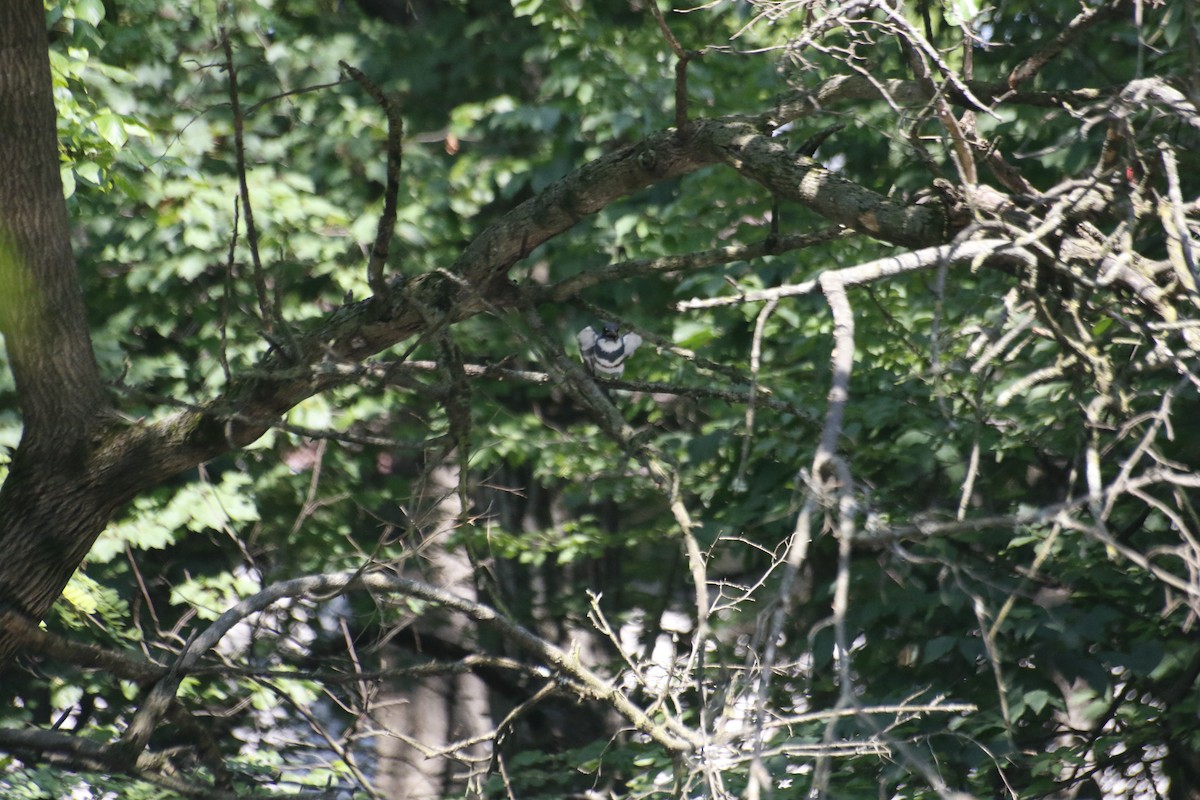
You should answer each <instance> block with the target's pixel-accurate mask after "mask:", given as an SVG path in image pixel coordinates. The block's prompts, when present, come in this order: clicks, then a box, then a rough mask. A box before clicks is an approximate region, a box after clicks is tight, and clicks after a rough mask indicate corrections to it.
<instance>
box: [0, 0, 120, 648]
mask: <svg viewBox="0 0 1200 800" xmlns="http://www.w3.org/2000/svg"><path fill="white" fill-rule="evenodd" d="M69 233H70V231H69V227H68V221H67V210H66V204H65V203H64V202H63V190H62V183H61V180H60V178H59V160H58V137H57V135H56V132H55V122H54V102H53V95H52V93H51V83H50V63H49V58H48V55H47V49H46V19H45V11H44V9H43V6H42V3H41V2H40V0H11V1H10V2H5V3H0V331H2V332H3V334H4V341H5V346H6V349H7V353H8V365H9V368H10V369H11V370H12V374H13V378H14V380H15V382H16V386H17V391H18V393H19V397H20V404H21V414H22V417H23V420H24V430H23V432H22V436H21V443H20V446H19V447H18V449H17V451H16V453H15V455H14V457H13V461H12V464H11V465H10V472H9V475H8V478H7V480H6V481H5V482H4V485H3V487H2V488H0V553H3V556H4V557H3V560H0V621H2V620H3V619H5V618H7V617H8V616H9V615H18V616H23V617H26V618H30V619H40V618H41V616H42V615H43V614H44V613H45V612H46V610H47V609H48V608H49V607H50V604H51V603H53V602H54V600H55V598H57V597H58V595H59V593H60V592H61V591H62V587H63V585H64V584H65V583H66V580H67V578H68V577H69V576H70V574H71V572H72V571H74V569H75V567H76V565H78V563H79V561H80V559H82V558H83V556H84V555H85V554H86V552H87V549H88V547H90V546H91V543H92V541H93V540H94V538H95V536H96V535H97V533H98V532H99V531H100V530H101V529H102V527H103V525H104V523H105V521H106V520H107V517H108V514H109V513H110V511H111V507H110V506H109V504H108V503H106V502H105V500H104V497H103V496H102V492H103V488H102V487H100V486H98V485H97V483H96V481H95V480H94V476H93V475H92V474H91V472H92V469H91V463H90V462H91V457H92V453H93V452H94V450H95V448H96V444H97V441H96V440H97V437H99V436H102V434H103V431H104V427H105V425H106V421H107V420H108V419H109V418H110V416H111V414H110V413H109V409H110V406H109V401H108V399H107V397H106V392H105V390H104V386H103V384H102V383H101V380H100V372H99V369H98V368H97V366H96V359H95V357H94V355H93V353H92V346H91V340H90V338H89V336H88V330H87V323H86V317H85V315H84V307H83V298H82V296H81V294H80V290H79V282H78V276H77V274H76V267H75V258H74V256H73V255H72V253H71V246H70V236H69ZM106 506H109V507H107V508H106ZM8 641H9V640H8V638H7V637H3V636H0V663H2V662H3V661H4V660H5V659H6V658H7V657H8V656H9V655H10V654H11V646H6V643H7V642H8Z"/></svg>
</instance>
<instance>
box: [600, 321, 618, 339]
mask: <svg viewBox="0 0 1200 800" xmlns="http://www.w3.org/2000/svg"><path fill="white" fill-rule="evenodd" d="M600 336H601V337H602V338H604V339H615V338H617V323H615V322H606V323H604V327H603V328H601V329H600Z"/></svg>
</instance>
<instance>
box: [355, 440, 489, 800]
mask: <svg viewBox="0 0 1200 800" xmlns="http://www.w3.org/2000/svg"><path fill="white" fill-rule="evenodd" d="M458 475H459V471H458V467H457V466H454V465H453V464H451V463H449V462H447V463H445V464H442V465H440V466H438V467H436V468H434V470H433V471H432V473H431V474H430V477H429V482H428V491H427V494H426V498H427V501H428V502H429V503H430V505H431V508H430V509H429V511H428V512H426V513H425V514H423V515H421V516H422V518H423V519H422V522H425V523H426V524H425V525H423V526H422V527H424V528H425V530H427V531H428V536H427V537H426V538H425V541H424V542H423V544H422V545H421V546H419V549H420V550H421V551H422V554H421V555H420V556H418V557H419V558H421V559H423V560H424V561H425V563H423V564H421V565H420V570H419V571H420V573H421V575H420V577H422V578H423V579H424V580H428V581H429V582H431V583H434V584H436V585H438V586H440V587H442V588H443V589H446V590H448V591H451V592H453V593H455V594H457V595H459V596H460V597H467V598H470V599H472V600H475V599H477V597H476V594H477V592H476V587H475V577H474V569H473V567H472V565H471V562H470V559H469V558H468V557H467V554H466V553H465V552H464V551H463V550H462V549H461V548H457V549H451V548H450V547H448V546H446V542H445V539H446V538H447V537H448V536H449V535H450V534H451V533H452V532H453V531H454V529H455V526H456V525H457V524H458V521H459V519H460V517H461V514H462V510H463V509H462V501H461V500H460V499H459V495H458ZM416 627H417V631H416V643H417V646H418V647H419V646H420V641H421V635H422V633H424V634H427V635H428V636H430V637H433V638H435V639H438V640H441V641H445V642H450V643H454V644H458V643H462V642H465V641H469V640H470V639H471V638H472V637H473V636H474V633H473V632H472V630H471V627H470V626H469V625H468V624H467V623H466V622H465V621H464V620H463V618H462V617H460V616H446V615H443V614H430V615H426V616H425V617H423V618H422V619H421V620H420V621H419V623H417V624H416ZM406 661H407V659H406V658H405V655H404V654H403V653H402V651H401V650H400V649H399V648H398V647H389V648H388V649H387V651H386V653H385V655H384V657H383V667H384V669H388V668H394V667H399V666H404V665H405V662H406ZM379 720H380V722H381V723H382V725H383V727H384V729H385V730H387V731H389V732H391V733H393V734H394V735H393V736H381V737H380V739H379V748H378V755H379V773H380V774H379V781H378V785H379V788H380V790H381V791H382V792H383V793H384V794H385V795H386V796H387V797H393V798H397V800H427V799H428V798H438V797H446V796H450V795H452V794H458V793H460V792H461V791H462V789H463V786H462V784H463V782H464V780H465V779H466V777H467V776H464V775H463V774H462V773H463V769H462V768H459V767H458V766H457V765H458V764H459V763H460V762H461V760H462V759H464V758H465V759H470V761H471V768H470V770H469V771H470V772H477V771H480V770H486V768H487V762H488V757H489V755H490V753H489V750H488V748H487V747H486V746H484V745H474V746H472V747H469V748H465V749H463V750H462V751H459V752H457V753H455V754H454V756H453V757H452V758H447V757H432V758H431V757H428V756H427V755H426V754H425V753H424V752H422V751H421V750H419V749H418V748H416V747H414V746H413V745H412V744H410V743H409V742H420V743H421V744H422V745H423V746H424V747H426V748H431V749H437V748H441V747H445V746H447V745H449V744H452V743H454V742H457V741H461V740H463V739H468V738H471V737H473V736H480V735H483V734H486V733H487V732H488V730H489V729H490V728H491V710H490V702H489V699H488V690H487V685H486V684H485V683H484V682H483V681H482V680H481V679H480V678H479V677H477V676H475V675H472V674H469V673H464V674H460V675H442V676H436V677H431V678H425V679H421V680H418V681H399V682H396V683H394V684H392V685H390V686H388V687H386V688H385V689H384V692H383V695H382V697H381V698H380V712H379Z"/></svg>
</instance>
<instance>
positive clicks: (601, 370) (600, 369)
mask: <svg viewBox="0 0 1200 800" xmlns="http://www.w3.org/2000/svg"><path fill="white" fill-rule="evenodd" d="M577 338H578V339H579V354H580V355H581V356H583V363H584V364H586V365H587V368H588V370H589V371H590V372H591V373H592V374H593V375H600V376H602V377H605V378H619V377H621V375H622V374H624V372H625V359H627V358H629V356H630V355H632V354H633V351H634V350H637V349H638V345H640V344H641V343H642V337H640V336H638V335H637V334H636V333H634V332H632V331H630V332H629V333H626V334H625V335H623V336H618V335H617V326H616V325H615V324H613V323H611V322H606V323H604V326H603V327H602V328H601V329H600V334H599V335H597V334H596V331H594V330H593V329H592V326H591V325H589V326H587V327H586V328H584V329H583V330H581V331H580V332H579V336H578V337H577Z"/></svg>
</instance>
